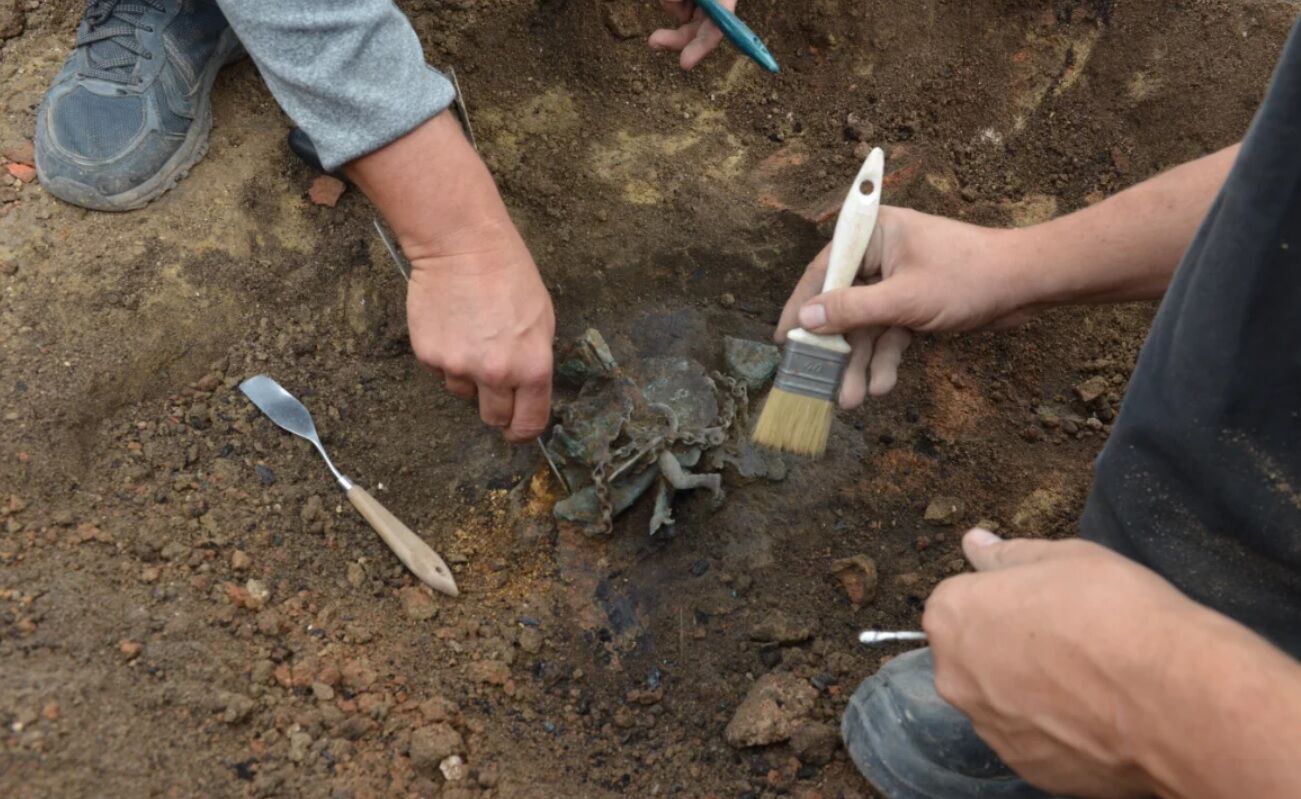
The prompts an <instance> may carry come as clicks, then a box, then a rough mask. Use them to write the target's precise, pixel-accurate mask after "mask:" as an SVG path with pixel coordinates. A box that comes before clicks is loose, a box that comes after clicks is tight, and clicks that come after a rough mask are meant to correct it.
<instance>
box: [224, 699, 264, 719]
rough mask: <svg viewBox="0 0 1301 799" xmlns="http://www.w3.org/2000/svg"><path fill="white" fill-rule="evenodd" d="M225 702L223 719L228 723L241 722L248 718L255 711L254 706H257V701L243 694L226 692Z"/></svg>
mask: <svg viewBox="0 0 1301 799" xmlns="http://www.w3.org/2000/svg"><path fill="white" fill-rule="evenodd" d="M223 704H224V707H223V708H222V713H221V720H222V721H224V722H226V723H227V724H239V723H241V722H243V721H245V720H247V719H248V717H249V715H250V714H252V713H253V708H255V707H257V703H256V702H254V701H253V700H252V699H250V698H249V697H247V696H244V695H243V694H226V695H225V696H224V697H223Z"/></svg>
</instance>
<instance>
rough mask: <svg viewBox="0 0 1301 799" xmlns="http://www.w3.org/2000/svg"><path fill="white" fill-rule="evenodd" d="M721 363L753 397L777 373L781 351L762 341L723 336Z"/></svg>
mask: <svg viewBox="0 0 1301 799" xmlns="http://www.w3.org/2000/svg"><path fill="white" fill-rule="evenodd" d="M723 361H724V363H725V364H726V366H727V373H728V374H729V375H731V376H732V377H734V378H736V379H737V380H739V381H741V382H742V383H744V384H745V386H746V388H747V389H749V391H750V394H751V396H753V395H754V392H756V391H759V390H760V389H762V388H763V387H764V386H765V385H767V384H768V381H769V380H772V377H773V375H774V374H776V373H777V365H778V364H779V363H781V350H779V349H777V348H776V347H774V346H773V345H772V344H768V343H765V342H762V341H748V340H746V339H739V338H732V337H731V336H725V337H724V338H723Z"/></svg>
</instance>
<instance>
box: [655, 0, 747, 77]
mask: <svg viewBox="0 0 1301 799" xmlns="http://www.w3.org/2000/svg"><path fill="white" fill-rule="evenodd" d="M660 5H661V6H663V7H664V10H665V11H667V12H668V13H669V14H670V15H671V16H672V17H673V19H675V20H676V21H677V23H678V27H676V28H660V29H659V30H657V31H655V32H654V33H652V34H651V35H650V39H649V42H650V46H651V48H652V49H655V50H673V51H675V52H679V53H681V55H680V56H679V58H678V63H679V64H681V65H682V68H683V69H691V68H692V67H694V66H695V65H696V64H699V63H700V62H701V61H702V60H704V58H705V56H707V55H709V54H710V53H711V52H713V50H714V48H715V47H717V46H718V44H719V42H721V41H723V32H722V31H721V30H719V28H718V26H717V25H715V24H714V21H713V20H711V19H710V18H709V17H708V16H706V15H705V12H704V11H701V10H700V9H699V8H698V7H697V6H696V4H695V3H694V2H692V0H660ZM721 5H723V6H724V7H725V8H726V9H727V10H728V11H735V10H736V0H721Z"/></svg>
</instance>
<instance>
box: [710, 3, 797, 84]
mask: <svg viewBox="0 0 1301 799" xmlns="http://www.w3.org/2000/svg"><path fill="white" fill-rule="evenodd" d="M696 5H697V6H699V7H700V9H701V10H702V11H704V12H705V13H706V14H708V15H709V18H710V19H712V20H713V21H714V24H715V25H717V26H718V27H719V29H721V30H722V31H723V35H724V36H726V37H727V40H728V41H730V42H731V43H732V44H734V45H735V46H736V49H738V50H740V51H741V52H742V53H745V54H746V55H748V56H750V57H751V58H753V59H754V60H755V61H756V62H758V64H759V65H760V66H762V67H763V68H764V69H766V70H768V71H769V72H780V71H781V68H780V67H778V66H777V59H775V58H773V57H772V53H770V52H768V48H767V47H765V46H764V43H763V39H760V38H759V35H758V34H757V33H755V32H754V31H752V30H750V26H748V25H746V24H745V23H744V22H742V21H741V18H740V17H738V16H737V15H735V14H733V13H732V12H731V11H728V10H727V9H726V8H723V5H722V4H721V3H719V2H718V0H696Z"/></svg>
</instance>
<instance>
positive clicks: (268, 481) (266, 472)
mask: <svg viewBox="0 0 1301 799" xmlns="http://www.w3.org/2000/svg"><path fill="white" fill-rule="evenodd" d="M253 471H254V472H256V473H257V479H258V482H259V483H261V484H262V485H264V486H269V485H275V482H276V473H275V472H273V471H271V467H270V466H264V465H263V464H260V463H259V464H258V465H257V466H254V467H253Z"/></svg>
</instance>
